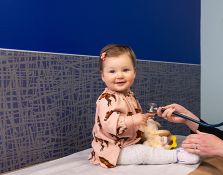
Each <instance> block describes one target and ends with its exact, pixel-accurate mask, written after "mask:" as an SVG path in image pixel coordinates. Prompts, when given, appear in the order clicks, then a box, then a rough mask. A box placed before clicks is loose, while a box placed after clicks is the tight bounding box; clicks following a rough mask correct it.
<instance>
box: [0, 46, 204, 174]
mask: <svg viewBox="0 0 223 175" xmlns="http://www.w3.org/2000/svg"><path fill="white" fill-rule="evenodd" d="M103 88H104V85H103V83H102V81H101V79H100V76H99V71H98V58H97V57H90V56H78V55H62V54H50V53H37V52H24V51H12V50H4V49H0V155H1V156H0V172H5V171H9V170H14V169H18V168H22V167H25V166H29V165H32V164H35V163H40V162H44V161H47V160H52V159H56V158H59V157H63V156H66V155H69V154H72V153H74V152H77V151H80V150H83V149H87V148H89V147H90V143H91V139H92V136H91V130H92V126H93V122H94V112H95V101H96V99H97V97H98V95H99V94H100V93H101V91H102V90H103ZM132 90H133V91H134V92H135V94H136V96H137V97H138V99H139V101H140V103H141V105H142V107H143V108H144V110H146V108H147V105H148V103H149V102H156V103H158V104H159V105H164V104H168V103H172V102H177V103H180V104H182V105H184V106H186V107H188V108H189V109H191V110H192V111H193V112H194V113H195V114H198V115H199V112H200V66H199V65H190V64H176V63H162V62H152V61H138V72H137V79H136V81H135V84H134V87H133V89H132ZM157 120H158V121H159V122H160V123H161V124H162V125H163V127H164V128H167V129H170V130H171V131H172V133H173V134H183V135H186V134H188V133H189V130H188V129H187V128H186V127H185V126H183V125H180V124H169V123H166V121H163V120H161V119H159V118H157Z"/></svg>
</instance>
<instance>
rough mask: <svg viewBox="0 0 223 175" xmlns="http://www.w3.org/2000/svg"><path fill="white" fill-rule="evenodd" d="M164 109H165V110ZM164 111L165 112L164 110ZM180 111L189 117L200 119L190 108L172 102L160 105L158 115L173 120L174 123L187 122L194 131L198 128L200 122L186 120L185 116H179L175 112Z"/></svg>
mask: <svg viewBox="0 0 223 175" xmlns="http://www.w3.org/2000/svg"><path fill="white" fill-rule="evenodd" d="M163 109H164V111H163ZM162 111H163V112H162ZM175 111H176V112H178V113H181V114H183V115H186V116H188V117H191V118H193V119H195V120H198V121H199V120H200V119H199V118H198V117H197V116H196V115H194V114H193V113H192V112H190V111H189V110H188V109H186V108H185V107H183V106H181V105H179V104H170V105H167V106H164V107H159V108H158V110H157V114H158V116H160V117H162V118H164V119H166V120H168V121H170V122H173V123H184V124H186V125H187V126H188V127H189V128H190V129H191V130H192V131H196V130H197V128H198V124H197V123H194V122H192V121H190V120H186V119H184V118H181V117H178V116H176V115H174V114H173V112H175Z"/></svg>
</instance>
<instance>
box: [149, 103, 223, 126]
mask: <svg viewBox="0 0 223 175" xmlns="http://www.w3.org/2000/svg"><path fill="white" fill-rule="evenodd" d="M157 109H158V106H157V104H156V103H149V109H148V112H152V113H154V112H156V111H157ZM161 111H162V112H164V111H165V109H161ZM173 114H174V115H176V116H178V117H181V118H184V119H187V120H190V121H192V122H194V123H197V124H199V125H202V126H205V127H211V128H215V127H219V126H222V125H223V122H221V123H218V124H208V123H205V122H202V121H198V120H195V119H193V118H191V117H188V116H186V115H183V114H180V113H178V112H173Z"/></svg>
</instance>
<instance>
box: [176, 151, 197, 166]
mask: <svg viewBox="0 0 223 175" xmlns="http://www.w3.org/2000/svg"><path fill="white" fill-rule="evenodd" d="M176 151H177V163H182V164H196V163H198V162H199V160H200V157H199V156H198V155H196V154H192V153H189V152H187V151H185V150H184V149H183V148H177V149H176Z"/></svg>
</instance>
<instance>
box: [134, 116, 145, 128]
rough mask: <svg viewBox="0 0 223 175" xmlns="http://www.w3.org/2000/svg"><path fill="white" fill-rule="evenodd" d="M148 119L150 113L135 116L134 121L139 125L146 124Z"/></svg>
mask: <svg viewBox="0 0 223 175" xmlns="http://www.w3.org/2000/svg"><path fill="white" fill-rule="evenodd" d="M147 120H148V115H146V114H140V115H137V116H136V117H134V123H135V125H137V126H146V124H147Z"/></svg>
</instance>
